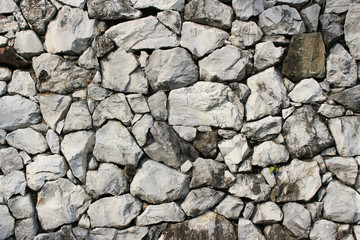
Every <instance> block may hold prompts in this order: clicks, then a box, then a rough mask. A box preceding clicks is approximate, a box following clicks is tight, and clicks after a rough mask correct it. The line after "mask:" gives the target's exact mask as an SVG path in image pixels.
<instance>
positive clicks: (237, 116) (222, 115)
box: [169, 82, 243, 129]
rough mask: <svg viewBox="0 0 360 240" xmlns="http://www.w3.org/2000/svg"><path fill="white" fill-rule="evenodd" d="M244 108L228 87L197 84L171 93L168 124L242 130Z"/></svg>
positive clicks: (204, 83)
mask: <svg viewBox="0 0 360 240" xmlns="http://www.w3.org/2000/svg"><path fill="white" fill-rule="evenodd" d="M242 119H243V106H242V104H241V103H240V101H239V99H238V98H237V96H236V95H235V94H234V93H233V92H232V91H231V90H230V88H229V87H227V86H225V85H223V84H220V83H210V82H197V83H195V84H194V85H193V86H191V87H186V88H181V89H176V90H172V91H171V92H170V94H169V123H170V124H171V125H183V126H214V127H220V128H234V129H240V128H241V125H242Z"/></svg>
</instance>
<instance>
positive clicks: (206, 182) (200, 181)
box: [190, 158, 227, 188]
mask: <svg viewBox="0 0 360 240" xmlns="http://www.w3.org/2000/svg"><path fill="white" fill-rule="evenodd" d="M225 169H226V165H225V164H222V163H219V162H216V161H214V160H211V159H203V158H198V159H196V161H195V162H194V166H193V171H192V173H193V178H192V180H191V182H190V187H191V188H197V187H202V186H213V187H215V188H226V187H227V184H226V183H225V176H224V173H225Z"/></svg>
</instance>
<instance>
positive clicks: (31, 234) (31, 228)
mask: <svg viewBox="0 0 360 240" xmlns="http://www.w3.org/2000/svg"><path fill="white" fill-rule="evenodd" d="M38 230H39V224H38V221H37V218H36V217H32V218H26V219H22V220H19V221H17V223H16V226H15V238H16V239H23V240H27V239H35V236H36V233H37V232H38Z"/></svg>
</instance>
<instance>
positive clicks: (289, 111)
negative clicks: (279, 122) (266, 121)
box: [281, 107, 295, 119]
mask: <svg viewBox="0 0 360 240" xmlns="http://www.w3.org/2000/svg"><path fill="white" fill-rule="evenodd" d="M294 111H295V108H294V107H289V108H286V109H283V110H281V115H282V118H283V119H287V118H288V117H289V116H291V114H292V113H293V112H294Z"/></svg>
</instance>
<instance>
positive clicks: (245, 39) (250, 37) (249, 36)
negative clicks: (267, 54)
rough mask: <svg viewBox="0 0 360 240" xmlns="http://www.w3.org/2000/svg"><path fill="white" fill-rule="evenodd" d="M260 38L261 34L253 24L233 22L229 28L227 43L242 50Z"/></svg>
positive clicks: (258, 28) (250, 22)
mask: <svg viewBox="0 0 360 240" xmlns="http://www.w3.org/2000/svg"><path fill="white" fill-rule="evenodd" d="M262 36H263V32H262V31H261V29H260V27H259V26H258V25H256V23H255V22H252V21H249V22H245V21H239V20H235V21H234V22H233V24H232V27H231V36H230V37H229V41H230V42H231V43H232V44H233V45H235V46H237V47H239V48H242V49H243V48H246V47H250V46H252V45H254V44H255V43H257V42H258V41H260V39H261V38H262Z"/></svg>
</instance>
